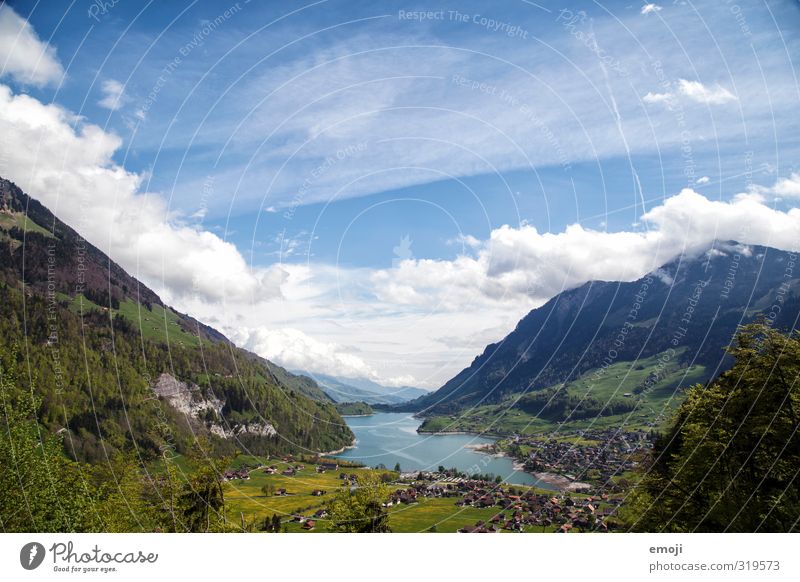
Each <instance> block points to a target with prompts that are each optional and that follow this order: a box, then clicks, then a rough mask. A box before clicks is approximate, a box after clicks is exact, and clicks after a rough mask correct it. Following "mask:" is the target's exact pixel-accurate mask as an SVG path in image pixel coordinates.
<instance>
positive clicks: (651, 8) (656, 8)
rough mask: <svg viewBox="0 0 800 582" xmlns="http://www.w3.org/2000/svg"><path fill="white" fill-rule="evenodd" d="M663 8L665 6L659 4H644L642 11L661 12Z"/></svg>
mask: <svg viewBox="0 0 800 582" xmlns="http://www.w3.org/2000/svg"><path fill="white" fill-rule="evenodd" d="M661 10H663V8H662V7H661V6H659V5H658V4H645V5H644V6H642V10H641V13H642V14H652V13H654V12H661Z"/></svg>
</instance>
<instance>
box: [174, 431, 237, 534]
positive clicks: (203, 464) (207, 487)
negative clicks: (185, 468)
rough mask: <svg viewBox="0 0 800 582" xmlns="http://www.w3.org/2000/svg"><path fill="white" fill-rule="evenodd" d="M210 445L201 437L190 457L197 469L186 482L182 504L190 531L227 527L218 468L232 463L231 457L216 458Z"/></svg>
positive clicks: (184, 519)
mask: <svg viewBox="0 0 800 582" xmlns="http://www.w3.org/2000/svg"><path fill="white" fill-rule="evenodd" d="M209 449H210V445H209V443H208V441H206V440H205V439H204V438H200V437H199V438H198V440H197V441H196V442H195V445H194V446H193V447H192V450H191V453H190V455H189V456H188V459H189V461H190V462H191V463H192V465H194V467H195V470H194V471H193V472H192V473H190V474H189V475H188V477H187V479H186V482H185V483H184V484H183V487H182V491H181V497H180V504H179V507H180V509H181V512H182V515H181V517H182V521H183V524H184V528H185V529H186V531H190V532H208V531H219V530H222V529H224V523H225V515H224V513H225V512H224V507H225V494H224V490H223V485H222V476H221V474H220V472H219V470H218V469H217V467H225V466H227V465H228V462H229V459H226V458H224V457H223V458H219V459H212V458H211V457H209V456H208V453H207V451H209Z"/></svg>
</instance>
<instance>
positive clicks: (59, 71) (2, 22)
mask: <svg viewBox="0 0 800 582" xmlns="http://www.w3.org/2000/svg"><path fill="white" fill-rule="evenodd" d="M0 67H1V68H0V78H2V77H4V76H6V75H8V76H11V77H12V78H13V79H14V80H15V81H17V82H18V83H22V84H25V85H34V86H37V87H43V86H45V85H51V84H53V85H55V84H58V83H59V82H60V81H61V79H62V78H63V77H64V69H63V68H62V67H61V63H59V62H58V58H57V57H56V52H55V49H54V48H53V47H51V46H49V45H48V44H47V43H45V42H42V41H41V40H40V39H39V37H38V36H37V34H36V32H35V31H34V30H33V27H32V26H31V25H30V24H29V23H28V22H27V21H26V20H25V19H23V18H21V17H20V16H19V15H18V14H17V13H16V12H14V10H12V9H11V8H10V7H9V6H8V5H7V4H6V3H5V2H3V3H2V4H0Z"/></svg>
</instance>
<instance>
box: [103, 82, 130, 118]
mask: <svg viewBox="0 0 800 582" xmlns="http://www.w3.org/2000/svg"><path fill="white" fill-rule="evenodd" d="M101 89H102V91H103V98H102V99H100V101H98V102H97V104H98V105H99V106H100V107H104V108H105V109H110V110H111V111H116V110H118V109H119V108H120V107H122V105H123V104H124V103H125V95H124V89H125V88H124V87H123V85H122V83H120V82H119V81H116V80H114V79H107V80H105V81H103V83H102V85H101Z"/></svg>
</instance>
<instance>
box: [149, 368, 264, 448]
mask: <svg viewBox="0 0 800 582" xmlns="http://www.w3.org/2000/svg"><path fill="white" fill-rule="evenodd" d="M153 392H155V393H156V394H157V395H158V396H159V397H161V398H163V399H164V400H166V401H167V402H168V403H169V405H170V406H172V407H173V408H174V409H175V410H176V411H178V412H180V413H182V414H183V415H185V416H186V418H187V420H188V421H189V422H190V424H192V425H194V426H197V427H200V426H202V427H204V428H206V429H207V430H208V431H209V432H210V433H211V434H215V435H217V436H218V437H221V438H234V437H238V436H243V435H252V436H262V437H271V436H275V435H276V434H278V432H277V431H276V430H275V427H274V426H272V425H271V424H270V423H268V422H251V423H248V424H235V425H233V426H232V425H230V424H229V423H228V422H226V421H225V419H224V418H223V415H222V410H223V407H224V406H225V401H224V400H220V399H219V398H217V397H216V396H214V395H204V394H203V390H202V389H201V388H200V387H199V386H198V385H197V384H191V383H188V382H181V381H180V380H178V379H177V378H175V377H174V376H172V375H171V374H167V373H164V374H161V375H160V376H159V377H158V379H157V380H156V382H155V384H153Z"/></svg>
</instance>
